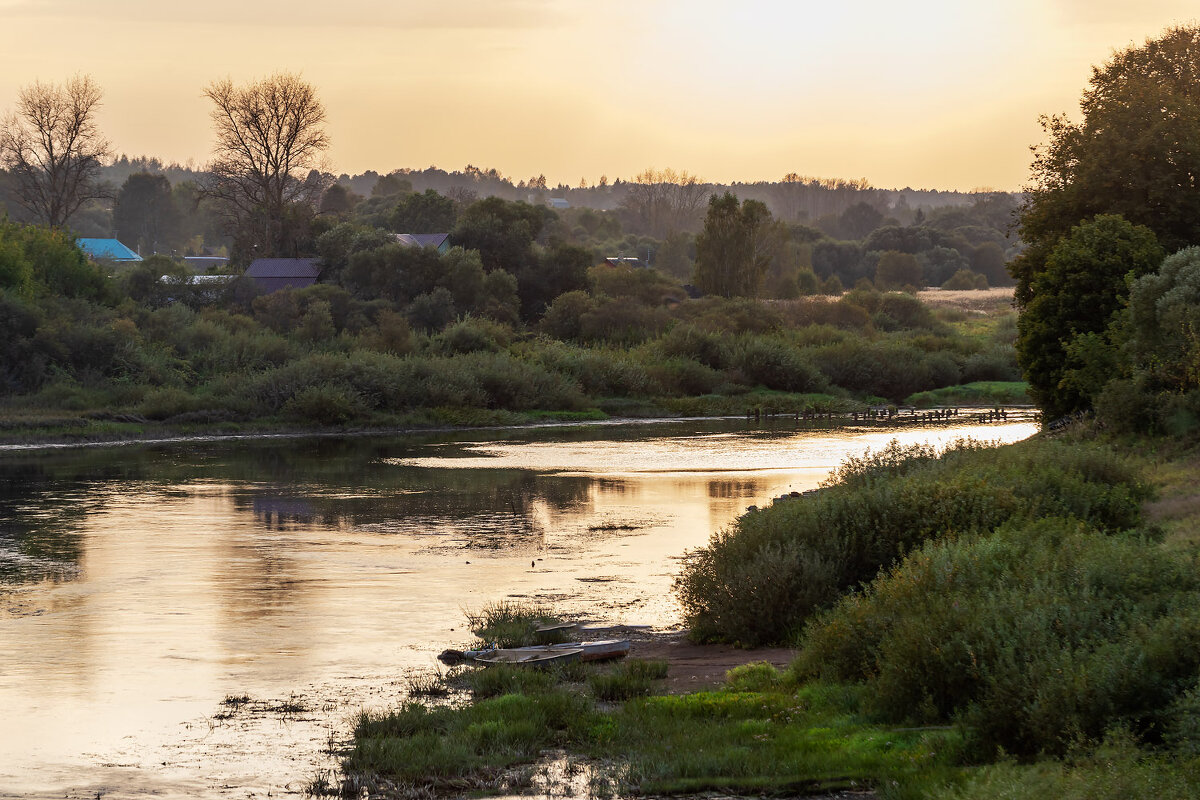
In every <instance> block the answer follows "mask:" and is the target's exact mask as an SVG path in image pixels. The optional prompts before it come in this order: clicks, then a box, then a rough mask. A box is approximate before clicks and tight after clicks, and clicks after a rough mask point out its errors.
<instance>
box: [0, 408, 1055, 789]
mask: <svg viewBox="0 0 1200 800" xmlns="http://www.w3.org/2000/svg"><path fill="white" fill-rule="evenodd" d="M1033 431H1034V426H1033V424H1031V423H1029V422H1008V423H1005V424H993V425H969V424H963V425H958V426H955V427H937V428H919V427H909V428H903V429H897V430H887V429H880V428H860V429H843V430H838V431H830V430H811V429H808V430H798V429H797V428H796V427H795V425H794V424H792V425H789V426H782V427H774V428H771V427H766V428H764V427H754V426H751V425H749V424H747V423H743V422H740V421H710V422H703V423H697V422H677V423H657V424H652V425H624V426H614V425H601V426H588V427H572V428H542V429H522V430H505V431H487V432H478V431H477V432H472V433H456V434H442V435H423V436H412V437H396V438H368V437H362V438H342V439H329V438H319V439H298V440H270V441H240V442H179V443H168V444H160V445H153V446H146V445H139V446H136V447H112V448H94V449H85V450H68V451H53V452H51V451H39V452H24V453H18V452H7V453H3V452H0V475H2V481H0V708H2V709H3V712H4V716H5V719H4V724H3V725H0V796H7V795H16V796H46V797H64V796H66V797H95V796H96V795H97V793H98V792H99V793H100V794H101V795H102V796H106V797H131V796H138V797H146V796H155V797H195V796H205V797H259V796H262V797H265V796H267V795H280V794H287V793H289V792H299V791H301V790H302V789H303V788H304V786H305V784H306V783H307V782H309V781H311V780H313V779H314V778H315V777H317V776H318V775H319V774H320V772H321V771H322V770H329V769H331V768H332V767H333V766H334V761H333V759H332V757H331V756H330V755H329V750H330V748H331V746H337V744H338V743H339V742H342V741H344V740H345V739H346V738H347V737H348V734H349V729H350V727H351V722H350V720H351V717H352V716H353V715H354V714H355V713H356V712H357V711H358V710H359V709H360V708H362V707H364V706H365V707H378V706H387V705H390V704H393V703H395V702H397V701H399V700H400V699H402V698H403V696H404V689H405V676H406V674H410V673H411V672H412V671H413V670H419V669H426V668H429V667H430V666H431V665H432V664H433V663H434V655H435V654H436V653H437V652H439V651H440V650H442V649H443V648H445V647H448V646H454V645H457V644H461V643H463V642H465V641H466V640H467V639H468V638H469V634H468V633H467V632H466V631H465V630H464V628H463V616H462V610H463V609H464V608H478V607H480V606H482V605H483V604H485V603H488V602H491V601H495V600H501V599H506V598H529V599H533V600H536V601H539V602H547V603H552V604H554V605H555V606H556V607H557V608H561V609H563V610H565V611H568V612H572V613H580V614H584V615H586V616H588V617H589V618H591V619H595V620H597V621H602V622H615V623H627V624H646V625H653V626H656V627H667V626H672V625H676V624H678V621H679V619H678V609H677V607H676V606H675V604H674V602H673V600H672V598H671V594H670V585H671V580H672V577H673V576H674V575H675V573H676V572H677V570H678V564H679V559H680V557H681V556H682V555H683V554H684V553H685V552H686V551H687V550H689V549H691V548H695V547H697V546H700V545H702V544H704V543H705V542H706V541H707V540H708V537H709V536H710V534H711V533H712V532H714V531H715V530H717V529H719V528H721V527H722V526H724V525H726V524H728V523H729V522H730V521H731V520H732V519H734V517H736V516H737V515H738V514H740V513H741V512H742V511H744V510H745V509H746V507H748V506H750V505H752V504H758V505H762V504H764V503H766V502H769V501H770V498H772V497H774V496H777V495H780V494H783V493H786V492H790V491H800V490H804V489H809V488H812V487H814V486H816V485H817V483H818V482H820V481H821V480H822V479H823V478H824V477H825V476H826V475H827V474H828V472H829V470H830V469H831V468H833V467H835V466H837V465H838V464H839V463H840V462H841V461H842V460H843V459H844V458H845V457H846V456H847V455H858V454H861V453H862V452H863V451H864V450H866V449H868V448H878V447H880V446H882V445H884V444H886V443H887V442H888V441H889V440H891V439H893V438H896V439H900V440H901V441H904V442H914V441H932V442H947V441H951V440H953V439H956V438H961V437H964V436H971V437H974V438H977V439H986V440H992V439H998V440H1004V441H1014V440H1017V439H1022V438H1025V437H1027V436H1029V435H1030V434H1032V433H1033ZM227 698H248V699H249V701H248V702H245V703H227V702H224V701H225V700H226V699H227Z"/></svg>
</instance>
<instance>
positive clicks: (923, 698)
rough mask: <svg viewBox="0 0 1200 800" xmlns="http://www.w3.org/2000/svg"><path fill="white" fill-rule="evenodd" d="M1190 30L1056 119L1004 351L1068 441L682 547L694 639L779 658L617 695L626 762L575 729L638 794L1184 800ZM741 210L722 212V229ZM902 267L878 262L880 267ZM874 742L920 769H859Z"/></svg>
mask: <svg viewBox="0 0 1200 800" xmlns="http://www.w3.org/2000/svg"><path fill="white" fill-rule="evenodd" d="M1198 41H1200V28H1197V27H1196V26H1194V25H1193V26H1187V27H1180V28H1174V29H1170V30H1168V31H1167V32H1165V33H1164V35H1163V36H1162V37H1160V38H1159V39H1155V40H1152V41H1149V42H1147V43H1146V45H1145V46H1144V47H1134V48H1129V49H1128V50H1126V51H1123V52H1119V53H1117V54H1116V55H1115V56H1114V57H1113V59H1112V60H1111V61H1110V63H1108V64H1106V65H1105V66H1104V67H1103V68H1100V69H1097V70H1096V71H1095V74H1094V76H1093V79H1092V86H1091V88H1090V89H1089V90H1088V92H1087V93H1085V95H1084V103H1083V111H1084V121H1083V122H1082V123H1081V124H1079V125H1075V124H1072V123H1070V122H1068V121H1067V120H1066V119H1065V118H1060V117H1055V118H1051V119H1050V120H1049V121H1048V122H1047V127H1048V129H1049V133H1050V135H1051V141H1050V143H1049V144H1048V145H1047V146H1046V147H1045V148H1043V149H1042V150H1041V151H1040V152H1039V154H1038V156H1037V160H1036V161H1035V164H1034V179H1035V185H1034V187H1033V188H1032V192H1031V194H1030V197H1029V200H1028V202H1027V203H1026V205H1025V206H1024V207H1023V209H1022V213H1021V225H1022V236H1023V238H1024V239H1025V241H1026V242H1027V243H1028V244H1029V248H1028V249H1027V250H1026V251H1025V252H1024V253H1023V254H1022V255H1021V256H1020V257H1019V259H1018V260H1017V262H1016V264H1015V265H1014V275H1015V276H1016V277H1017V280H1018V287H1017V300H1018V302H1019V303H1020V305H1021V308H1022V316H1021V318H1020V322H1019V338H1018V350H1019V353H1020V359H1021V363H1022V366H1023V367H1024V368H1025V370H1026V374H1027V375H1028V377H1029V379H1030V384H1031V388H1032V392H1033V395H1034V397H1035V398H1036V399H1037V401H1038V402H1039V404H1040V405H1041V407H1042V408H1043V410H1044V411H1045V412H1046V413H1047V414H1048V415H1049V416H1051V417H1059V416H1064V415H1065V416H1066V417H1067V418H1066V419H1063V420H1057V421H1056V422H1055V424H1054V426H1053V427H1054V429H1056V430H1061V429H1062V428H1063V427H1066V428H1068V430H1066V431H1065V432H1059V433H1057V434H1056V435H1054V436H1043V437H1039V438H1038V439H1035V440H1031V441H1027V442H1024V443H1020V444H1017V445H1011V446H1007V447H1004V448H998V449H987V448H984V447H983V446H981V445H979V444H977V443H973V442H964V443H960V444H958V445H956V446H953V447H951V448H950V449H949V450H948V451H947V452H945V453H937V452H934V451H933V450H931V449H929V448H924V447H916V448H910V449H904V448H900V447H897V446H892V447H889V448H886V449H884V450H882V451H880V452H877V453H874V454H870V455H868V456H866V457H864V458H862V459H852V460H851V461H849V462H847V463H846V464H845V465H844V466H843V467H842V468H841V469H840V470H839V471H838V472H837V473H836V474H835V475H834V476H833V477H832V478H831V479H830V481H829V483H828V485H826V486H824V487H823V488H822V489H821V490H820V491H818V492H816V493H814V494H811V495H808V496H802V497H798V498H788V499H782V500H780V501H777V502H775V503H774V504H773V505H772V506H770V507H768V508H765V509H762V510H754V511H751V512H749V513H747V514H746V515H744V516H743V517H741V518H740V519H739V520H738V521H737V522H736V523H735V524H734V525H733V526H731V527H730V528H729V529H728V530H725V531H721V532H719V533H717V534H716V535H715V536H714V537H713V539H712V541H711V543H710V544H709V545H708V546H707V547H705V548H703V549H701V550H700V551H698V552H696V553H693V554H691V556H690V558H689V559H688V561H687V563H686V564H685V566H684V569H683V571H682V574H681V575H680V577H679V579H678V582H677V591H678V595H679V599H680V601H681V604H682V605H683V608H684V610H685V614H686V616H687V619H688V622H689V624H690V625H691V631H692V634H693V635H694V636H696V637H698V638H701V639H716V640H723V641H727V642H734V643H740V644H759V643H766V642H783V643H791V644H793V645H795V646H796V647H797V648H798V651H799V655H798V657H797V659H796V660H795V662H794V663H793V664H792V666H791V668H790V669H789V670H788V671H787V673H786V674H785V675H782V676H781V675H777V674H775V673H774V671H773V670H771V669H770V668H763V669H759V668H754V669H747V670H745V671H742V672H739V673H737V674H731V676H730V685H729V686H728V687H727V688H726V689H725V690H723V691H722V692H719V693H716V694H715V695H709V694H701V695H690V696H687V697H683V698H667V699H664V700H663V701H657V700H653V699H652V700H650V701H631V702H627V703H626V704H625V705H624V706H623V707H622V709H621V710H620V711H619V712H616V713H614V714H612V715H611V717H610V720H608V721H605V722H604V723H602V724H601V726H608V727H609V729H612V730H615V731H616V735H615V736H614V739H613V740H614V741H618V742H620V747H621V749H619V750H617V751H613V750H607V751H605V750H604V749H603V748H601V747H598V746H597V743H596V742H597V739H598V738H600V737H598V736H597V734H596V732H595V729H591V730H589V731H588V732H586V733H582V734H580V733H577V732H571V733H569V734H567V735H565V736H564V737H563V739H562V741H563V742H564V746H566V747H568V748H570V749H571V750H572V751H573V752H580V753H588V754H590V755H593V757H595V756H596V755H598V754H601V753H603V754H604V755H605V756H607V757H608V758H612V759H614V760H615V762H616V763H618V764H621V765H623V768H624V769H625V770H626V772H624V773H620V774H624V775H626V776H630V777H629V779H627V780H625V781H624V782H622V783H620V784H618V788H619V789H620V791H623V792H627V793H639V792H644V793H662V792H687V791H699V790H711V789H716V790H720V791H734V792H748V791H769V792H797V791H800V792H814V791H830V790H833V789H841V788H845V786H846V784H845V783H844V782H840V781H836V780H835V781H833V782H832V783H823V782H822V781H823V780H826V779H828V775H827V774H825V773H822V771H821V770H822V767H823V766H826V765H829V764H837V765H838V771H839V776H840V778H841V780H842V781H844V780H845V778H846V776H853V778H854V779H855V780H858V781H862V782H864V783H866V784H869V785H871V786H874V787H876V789H877V792H878V793H879V794H880V795H881V796H889V797H890V796H905V795H906V794H907V795H909V796H915V795H919V796H924V797H939V798H983V797H988V798H993V797H1011V798H1023V797H1051V796H1053V797H1089V798H1091V797H1114V798H1116V797H1139V798H1143V797H1144V798H1158V797H1165V796H1171V797H1176V796H1178V797H1185V796H1194V795H1196V794H1197V793H1198V792H1200V758H1198V756H1197V754H1198V752H1200V751H1198V749H1197V736H1198V732H1200V724H1198V720H1200V706H1198V704H1197V696H1198V694H1197V693H1198V692H1200V688H1198V686H1200V657H1198V656H1197V653H1198V652H1200V584H1198V578H1197V576H1198V575H1200V571H1198V569H1197V567H1198V564H1197V558H1198V557H1200V550H1198V549H1197V547H1198V542H1197V539H1196V536H1195V534H1194V530H1195V526H1196V524H1197V522H1198V521H1200V520H1198V513H1197V510H1196V509H1197V504H1196V492H1195V485H1194V480H1193V478H1194V469H1195V465H1196V452H1197V449H1198V447H1200V402H1198V400H1197V398H1200V367H1198V366H1197V365H1200V340H1198V339H1197V336H1196V330H1197V326H1198V324H1200V321H1198V320H1197V312H1196V308H1197V302H1198V301H1200V249H1197V247H1196V245H1197V244H1198V243H1200V237H1198V236H1197V231H1196V230H1195V224H1196V219H1197V216H1196V214H1194V213H1190V209H1191V207H1192V205H1193V204H1194V203H1195V197H1194V196H1193V195H1194V193H1192V192H1190V191H1187V190H1180V188H1179V187H1185V186H1188V185H1190V183H1189V180H1190V179H1189V178H1188V177H1187V175H1189V174H1190V172H1189V170H1191V165H1192V164H1193V162H1194V154H1193V153H1191V152H1190V149H1189V148H1191V147H1192V145H1194V142H1195V136H1194V135H1193V134H1194V130H1195V120H1196V119H1197V116H1196V115H1197V113H1198V107H1197V106H1196V104H1195V102H1194V99H1192V98H1191V96H1190V94H1189V87H1191V86H1193V85H1194V84H1195V82H1196V80H1197V79H1198V78H1200V61H1198V60H1197V59H1196V55H1195V54H1196V52H1197V47H1196V44H1197V42H1198ZM1164 109H1169V110H1170V111H1169V113H1165V112H1164ZM1147 127H1149V128H1150V129H1151V130H1152V131H1154V135H1146V130H1147ZM1163 142H1170V143H1171V144H1170V146H1167V147H1164V146H1163V144H1162V143H1163ZM1130 164H1137V165H1138V166H1137V168H1136V169H1130V168H1129V165H1130ZM1181 174H1183V177H1180V175H1181ZM718 203H719V204H720V205H719V206H718V205H717V204H718ZM749 211H750V213H749V214H747V213H746V212H747V209H746V207H745V206H744V205H743V206H741V207H735V205H734V203H733V202H731V201H729V200H728V199H724V200H721V201H714V206H713V212H714V213H717V212H719V213H720V214H721V215H723V216H724V218H725V223H724V225H725V227H726V229H728V230H729V231H732V232H734V233H736V234H737V235H742V236H744V235H745V233H744V230H745V227H746V225H748V224H751V223H752V218H753V217H754V216H755V215H756V214H757V210H756V209H755V208H754V207H753V206H751V207H750V209H749ZM735 212H736V213H735ZM739 231H740V232H739ZM897 252H898V253H902V251H899V250H897ZM1168 253H1170V254H1169V255H1168ZM1164 256H1165V258H1164ZM912 266H913V262H912V260H911V259H906V258H900V257H897V256H893V255H888V256H887V257H886V258H883V259H881V260H880V262H879V265H878V267H879V269H880V270H883V274H882V275H881V274H880V272H877V273H876V276H875V283H876V284H877V285H878V284H880V283H884V282H885V281H884V280H883V278H884V276H886V281H887V282H892V281H895V282H902V281H904V280H905V276H906V275H908V274H911V273H910V270H911V269H912ZM884 267H886V270H885V269H884ZM855 361H857V359H856V360H855ZM817 363H818V365H819V366H821V367H822V368H824V367H825V366H826V365H825V364H824V363H823V362H820V361H819V360H818V362H817ZM843 363H845V362H843ZM1071 421H1073V422H1074V423H1075V424H1073V425H1072V424H1070V422H1071ZM1156 490H1157V491H1161V492H1163V493H1164V494H1167V495H1169V497H1167V498H1164V499H1161V500H1155V498H1154V495H1155V492H1156ZM1147 509H1149V510H1150V511H1149V513H1148V511H1147ZM815 698H820V699H819V700H818V699H815ZM835 698H836V699H837V702H836V703H835V704H834V707H835V708H836V709H837V712H836V713H835V714H834V715H832V716H831V717H825V718H823V719H822V720H821V723H820V725H819V727H816V726H815V725H814V717H813V714H814V712H815V713H816V714H817V716H818V717H819V716H820V713H821V712H827V711H828V710H829V709H830V707H831V705H830V700H832V699H835ZM776 704H779V705H776ZM659 707H663V708H665V707H671V714H670V715H669V716H668V717H666V718H665V719H659V718H657V717H655V716H654V713H653V711H652V709H656V708H659ZM736 709H753V711H752V712H751V714H750V715H747V716H741V715H740V714H739V711H738V710H736ZM768 717H769V720H770V722H767V721H766V719H767V718H768ZM627 719H637V721H638V722H637V726H636V728H634V729H626V728H624V727H622V725H623V723H624V721H625V720H627ZM727 720H737V724H736V725H735V726H731V727H721V726H722V725H723V724H724V722H725V721H727ZM672 725H678V726H680V728H685V729H686V730H687V731H688V735H689V744H688V746H687V747H685V748H681V750H683V751H684V753H679V752H674V751H670V752H668V750H667V748H665V747H660V744H661V743H663V742H671V741H672V740H671V736H670V733H669V732H668V731H669V730H670V726H672ZM777 726H778V727H777ZM855 726H861V727H855ZM897 726H898V727H899V731H903V732H904V733H905V734H910V732H911V734H912V735H915V736H916V737H918V738H917V739H915V740H914V739H906V738H904V736H903V735H902V734H900V733H899V731H898V730H897ZM640 730H645V731H648V732H649V735H647V736H645V737H644V738H639V735H640V734H639V731H640ZM818 730H819V731H822V732H829V731H833V732H835V736H834V737H833V739H831V740H828V741H824V742H821V744H820V748H821V759H820V763H819V764H813V763H812V762H809V763H805V764H804V765H803V766H801V767H797V766H796V765H797V760H803V758H804V756H803V754H805V753H807V752H809V749H808V748H809V747H810V746H812V744H813V743H814V741H815V739H816V738H817V731H818ZM749 732H752V735H751V736H750V737H749V739H747V738H746V737H745V734H746V733H749ZM709 735H715V736H716V737H717V742H718V743H717V744H716V747H715V749H714V750H713V751H708V750H707V749H706V744H707V742H708V741H709V739H708V738H707V737H708V736H709ZM880 735H886V738H887V739H888V741H889V742H892V743H898V746H897V750H898V751H899V752H903V753H904V756H903V761H904V763H905V764H906V765H907V766H908V767H909V768H910V769H911V771H909V772H903V771H897V769H896V768H897V764H896V763H895V762H891V761H889V760H888V759H887V757H886V756H885V757H884V758H883V759H882V760H877V761H872V760H871V758H870V757H867V758H865V759H863V760H859V761H855V760H854V756H855V755H861V754H863V751H862V746H863V744H864V743H865V742H871V741H874V740H875V739H876V737H877V736H880ZM783 741H786V742H787V747H786V749H784V750H782V751H775V750H773V748H774V747H775V746H776V745H777V744H779V743H781V742H783ZM631 744H632V746H629V745H631ZM626 747H628V749H625V748H626ZM907 748H912V749H907ZM693 752H699V753H701V754H702V755H701V756H699V758H702V759H703V762H700V761H695V762H693V761H692V760H691V759H690V757H689V754H691V753H693ZM893 752H895V751H893ZM768 754H769V756H770V758H764V759H763V760H762V761H760V760H759V758H760V756H767V755H768ZM871 755H875V754H874V753H869V756H871ZM785 765H786V766H785ZM742 766H745V767H746V768H747V771H746V772H745V773H741V772H739V769H740V768H741V767H742ZM619 772H620V770H619V769H618V773H619Z"/></svg>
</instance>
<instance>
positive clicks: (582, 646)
mask: <svg viewBox="0 0 1200 800" xmlns="http://www.w3.org/2000/svg"><path fill="white" fill-rule="evenodd" d="M573 650H578V651H580V655H579V660H580V661H605V660H607V659H610V658H624V657H625V656H627V655H629V640H628V639H606V640H604V641H600V642H567V643H565V644H539V645H534V646H532V647H510V648H507V649H504V650H464V651H463V653H462V657H463V658H464V659H467V660H470V661H483V659H484V658H487V657H489V656H491V655H492V654H493V653H526V654H546V655H553V654H555V653H563V652H570V651H573ZM507 663H513V662H507Z"/></svg>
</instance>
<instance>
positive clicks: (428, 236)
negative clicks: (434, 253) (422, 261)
mask: <svg viewBox="0 0 1200 800" xmlns="http://www.w3.org/2000/svg"><path fill="white" fill-rule="evenodd" d="M392 235H393V236H395V237H396V241H397V242H399V243H400V244H402V245H404V246H406V247H441V246H442V244H443V243H444V242H445V241H446V240H447V239H449V238H450V234H448V233H394V234H392Z"/></svg>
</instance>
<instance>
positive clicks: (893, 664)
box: [796, 519, 1200, 755]
mask: <svg viewBox="0 0 1200 800" xmlns="http://www.w3.org/2000/svg"><path fill="white" fill-rule="evenodd" d="M1198 589H1200V576H1198V575H1197V573H1196V571H1195V569H1194V565H1193V564H1192V563H1191V562H1190V560H1188V559H1185V558H1181V557H1178V556H1176V555H1174V554H1171V553H1168V552H1167V551H1165V550H1163V549H1162V548H1161V547H1159V546H1157V544H1156V543H1155V542H1153V541H1150V540H1146V539H1142V538H1135V537H1114V536H1109V535H1105V534H1103V533H1101V532H1099V531H1097V530H1095V529H1094V528H1091V527H1090V526H1088V525H1086V524H1084V523H1080V522H1077V521H1070V520H1064V519H1045V520H1040V521H1038V522H1022V523H1019V524H1014V525H1011V526H1007V527H1006V528H1004V529H1001V530H999V531H997V532H995V533H992V534H989V535H985V536H981V537H965V538H960V539H953V540H945V541H939V542H929V543H927V544H926V545H925V546H923V547H922V548H920V549H919V550H917V551H916V552H914V553H913V554H912V555H910V556H909V557H907V558H906V559H904V561H902V562H901V563H900V564H898V565H897V566H896V567H895V568H894V569H892V570H891V571H890V572H889V573H887V574H886V575H882V576H880V577H879V578H877V579H876V580H875V581H874V582H873V583H872V584H871V585H870V587H868V588H867V589H866V591H864V592H863V593H862V594H855V595H850V596H848V597H846V598H844V599H843V600H842V602H841V603H840V604H839V605H838V606H837V607H835V608H834V609H832V610H830V611H829V612H827V613H825V614H822V615H821V616H820V617H818V618H817V619H816V620H814V621H813V622H812V624H811V625H810V626H809V629H808V632H807V634H806V637H805V644H804V649H803V651H802V654H801V657H800V659H799V661H798V662H797V665H796V668H797V670H798V671H799V672H800V673H802V674H820V675H822V676H824V677H826V678H836V679H841V680H865V681H866V682H867V692H866V697H868V698H869V701H868V702H869V703H870V704H871V705H872V706H873V708H874V709H875V710H876V711H877V712H879V713H881V714H882V715H883V716H884V717H885V718H886V719H888V720H892V721H900V720H904V721H913V722H916V721H920V722H931V721H938V720H949V719H952V718H959V719H962V720H964V721H965V722H967V723H968V724H969V725H970V727H971V729H972V730H973V732H974V735H975V736H976V737H977V738H978V740H979V743H980V744H982V745H983V746H985V747H986V748H987V749H988V750H989V751H993V750H995V749H996V748H1001V747H1002V748H1004V749H1005V750H1006V751H1008V752H1010V753H1016V754H1023V755H1034V754H1037V753H1040V752H1047V753H1063V752H1064V751H1065V750H1066V748H1067V747H1068V746H1069V744H1070V743H1071V741H1072V740H1073V739H1075V738H1078V737H1080V736H1082V737H1086V738H1089V739H1092V740H1098V739H1099V738H1100V737H1101V736H1102V735H1103V734H1104V732H1105V731H1106V730H1108V729H1109V728H1110V727H1112V726H1114V725H1124V726H1128V727H1130V729H1132V730H1136V731H1139V732H1142V733H1147V734H1150V733H1151V732H1152V729H1154V728H1156V727H1157V726H1158V725H1159V724H1160V723H1161V720H1162V719H1163V717H1164V714H1166V713H1167V712H1168V711H1169V709H1170V707H1171V706H1172V704H1173V703H1174V702H1175V700H1176V698H1177V697H1178V696H1180V695H1181V693H1182V692H1184V691H1185V690H1187V689H1188V688H1190V687H1191V686H1193V685H1194V682H1195V675H1196V670H1197V668H1198V667H1200V600H1198V597H1197V594H1196V593H1197V590H1198ZM1153 735H1157V733H1154V734H1153Z"/></svg>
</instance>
